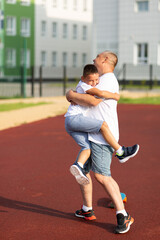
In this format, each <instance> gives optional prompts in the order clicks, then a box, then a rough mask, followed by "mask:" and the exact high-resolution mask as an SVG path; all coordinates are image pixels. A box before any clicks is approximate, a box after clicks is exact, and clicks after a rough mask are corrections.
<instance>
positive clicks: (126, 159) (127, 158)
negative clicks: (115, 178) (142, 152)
mask: <svg viewBox="0 0 160 240" xmlns="http://www.w3.org/2000/svg"><path fill="white" fill-rule="evenodd" d="M139 148H140V147H139V145H138V147H137V151H136V152H135V153H134V154H132V155H131V156H128V157H126V158H124V159H122V160H119V162H120V163H125V162H127V161H128V160H129V159H130V158H132V157H134V156H136V154H137V153H138V151H139Z"/></svg>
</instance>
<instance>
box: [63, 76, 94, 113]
mask: <svg viewBox="0 0 160 240" xmlns="http://www.w3.org/2000/svg"><path fill="white" fill-rule="evenodd" d="M91 88H92V86H90V85H88V84H86V83H85V82H83V81H81V80H80V81H79V83H78V85H77V87H76V92H77V93H86V91H87V90H89V89H91ZM88 109H89V107H86V106H80V105H72V104H70V106H69V108H68V111H67V113H66V114H65V115H64V116H65V117H68V116H72V115H77V114H83V115H86V112H87V111H88Z"/></svg>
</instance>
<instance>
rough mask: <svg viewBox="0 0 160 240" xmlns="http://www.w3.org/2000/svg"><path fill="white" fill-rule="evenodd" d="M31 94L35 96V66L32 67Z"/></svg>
mask: <svg viewBox="0 0 160 240" xmlns="http://www.w3.org/2000/svg"><path fill="white" fill-rule="evenodd" d="M31 96H32V97H34V66H32V67H31Z"/></svg>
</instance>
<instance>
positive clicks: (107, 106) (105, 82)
mask: <svg viewBox="0 0 160 240" xmlns="http://www.w3.org/2000/svg"><path fill="white" fill-rule="evenodd" d="M93 62H94V64H95V66H96V67H97V69H98V72H99V74H100V82H99V84H98V85H97V88H99V89H100V90H107V91H110V92H113V93H114V92H117V93H118V91H119V86H118V81H117V79H116V77H115V75H114V73H113V71H114V68H115V66H116V64H117V62H118V58H117V56H116V55H115V54H114V53H112V52H109V51H105V52H102V53H101V54H99V55H97V57H96V58H95V59H94V60H93ZM66 96H67V99H68V100H69V101H73V102H75V103H77V104H79V105H85V106H93V105H96V104H93V102H94V97H93V96H90V95H88V94H78V93H76V92H73V91H72V90H70V91H69V92H68V93H67V95H66ZM87 116H89V117H91V118H97V119H99V120H103V121H105V122H107V124H108V126H109V128H110V130H111V132H112V134H113V135H114V137H115V139H116V140H117V141H118V139H119V129H118V118H117V101H115V100H113V99H109V100H104V101H103V102H101V103H99V104H98V105H97V106H95V107H91V108H90V110H89V112H88V113H87ZM89 140H90V141H91V150H92V153H91V159H92V171H93V172H94V176H95V178H96V180H97V181H98V182H99V183H100V184H101V185H102V186H103V187H104V189H105V191H106V192H107V193H108V194H109V196H110V197H111V199H112V200H113V202H114V204H115V207H116V216H117V226H116V229H115V232H116V233H126V232H128V231H129V229H130V225H131V224H132V223H133V222H134V219H133V218H132V217H131V216H130V215H129V214H128V213H127V212H126V211H125V209H124V204H123V201H122V198H121V195H120V190H119V186H118V184H117V183H116V181H115V180H114V179H113V178H112V177H111V171H110V165H111V160H112V154H113V149H112V148H111V147H110V146H109V145H108V144H107V142H106V141H105V140H104V138H103V136H102V135H101V133H100V132H99V133H93V134H89ZM89 166H90V164H88V165H87V166H86V172H88V173H87V177H88V178H89V180H90V183H89V184H88V185H85V186H82V185H81V186H80V188H81V192H82V197H83V207H82V209H81V210H77V211H76V213H75V215H76V216H77V217H81V218H85V219H87V220H94V219H96V217H95V215H94V211H93V209H92V182H91V177H90V174H89V170H90V169H89ZM87 168H88V169H87Z"/></svg>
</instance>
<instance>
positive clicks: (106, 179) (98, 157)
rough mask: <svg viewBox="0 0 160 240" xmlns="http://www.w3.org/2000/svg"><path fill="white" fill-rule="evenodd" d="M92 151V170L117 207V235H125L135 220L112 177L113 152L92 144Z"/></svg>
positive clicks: (105, 147)
mask: <svg viewBox="0 0 160 240" xmlns="http://www.w3.org/2000/svg"><path fill="white" fill-rule="evenodd" d="M91 149H92V170H93V172H94V174H95V177H96V180H97V181H98V182H99V183H100V184H101V185H102V186H103V187H104V189H105V191H106V192H107V193H108V194H109V196H110V197H111V199H112V200H113V202H114V204H115V207H116V217H117V223H118V225H117V227H116V229H115V232H116V233H125V232H128V231H129V229H130V225H131V224H132V223H133V222H134V219H133V218H131V217H130V215H129V214H128V213H127V212H126V211H125V209H124V204H123V201H122V198H121V195H120V190H119V186H118V184H117V183H116V181H115V180H114V179H113V178H112V177H111V171H110V165H111V160H112V153H113V150H112V148H111V147H110V146H108V145H101V144H96V143H93V142H92V143H91Z"/></svg>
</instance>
